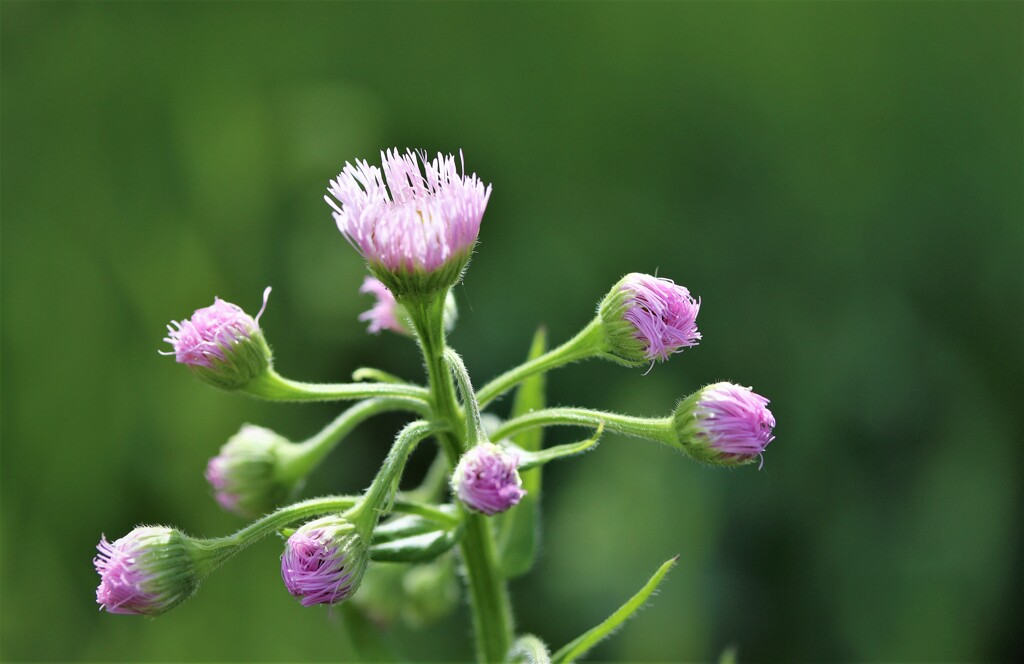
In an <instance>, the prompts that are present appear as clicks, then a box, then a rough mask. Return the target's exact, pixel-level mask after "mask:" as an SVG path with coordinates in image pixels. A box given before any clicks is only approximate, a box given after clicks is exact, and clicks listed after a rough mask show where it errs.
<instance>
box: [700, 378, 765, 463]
mask: <svg viewBox="0 0 1024 664" xmlns="http://www.w3.org/2000/svg"><path fill="white" fill-rule="evenodd" d="M768 403H769V401H768V399H766V398H764V397H762V396H761V395H759V394H756V393H755V392H754V391H753V390H751V389H750V388H747V387H741V386H739V385H733V384H731V383H721V384H719V385H716V386H714V387H713V388H711V389H707V390H705V391H704V393H703V394H702V395H701V397H700V401H699V402H698V404H697V408H696V411H695V415H696V417H697V421H698V423H699V428H700V431H701V433H702V435H704V436H705V437H706V438H707V440H708V442H709V443H710V444H711V445H712V446H713V447H715V448H716V449H718V450H720V451H721V452H723V453H725V454H732V455H735V456H737V457H743V458H753V457H756V456H757V455H759V454H761V453H762V452H764V450H765V448H766V447H768V443H770V442H772V441H773V440H775V436H774V435H772V430H773V429H774V428H775V417H774V416H773V415H772V412H771V411H770V410H768V408H767V407H766V406H767V405H768Z"/></svg>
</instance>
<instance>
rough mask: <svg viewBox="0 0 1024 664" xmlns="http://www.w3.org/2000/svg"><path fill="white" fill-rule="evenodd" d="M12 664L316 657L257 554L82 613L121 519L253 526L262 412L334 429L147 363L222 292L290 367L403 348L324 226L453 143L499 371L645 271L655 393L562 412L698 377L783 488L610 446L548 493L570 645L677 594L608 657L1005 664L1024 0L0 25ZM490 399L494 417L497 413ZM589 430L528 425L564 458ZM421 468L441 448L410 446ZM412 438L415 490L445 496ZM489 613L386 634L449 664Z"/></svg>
mask: <svg viewBox="0 0 1024 664" xmlns="http://www.w3.org/2000/svg"><path fill="white" fill-rule="evenodd" d="M0 18H2V32H0V37H2V43H0V63H2V64H0V73H2V80H0V84H2V99H0V104H2V107H0V111H2V127H0V145H2V156H0V168H2V178H3V180H2V182H3V188H2V199H0V214H2V232H3V236H2V251H3V253H2V267H0V276H2V291H0V293H2V322H3V336H2V345H0V351H2V362H3V367H2V369H3V370H2V408H3V413H2V425H0V426H2V459H0V461H2V465H0V498H2V541H0V558H2V561H0V572H2V574H0V582H2V586H0V616H2V630H0V659H2V660H3V661H22V660H24V661H105V662H150V661H260V662H262V661H285V660H287V661H330V660H338V659H345V658H350V657H351V656H352V655H351V650H350V646H349V638H348V636H347V634H346V633H345V625H344V621H343V617H344V612H343V611H337V610H336V611H333V612H330V611H326V610H311V609H303V608H302V607H300V606H299V605H298V603H297V602H295V601H294V600H293V599H292V598H291V597H289V596H288V594H287V593H286V591H285V590H284V587H283V585H282V583H281V582H280V577H279V571H278V569H279V568H278V556H279V553H280V546H281V543H280V542H279V541H266V542H263V543H262V544H261V545H259V546H256V547H253V548H252V549H251V550H248V551H246V552H245V553H244V554H243V555H241V556H239V558H237V559H236V560H234V561H232V562H231V563H230V564H229V565H228V566H227V567H225V568H224V569H222V570H221V571H219V572H218V573H217V574H215V575H214V576H213V577H211V578H210V579H209V581H208V582H207V583H206V584H205V586H204V587H203V588H202V590H201V591H200V593H199V594H198V595H197V596H196V597H195V598H194V599H192V600H191V601H190V602H188V603H186V604H184V605H183V606H181V607H179V608H177V609H175V610H174V611H173V612H171V613H170V614H168V615H166V616H164V617H162V618H159V619H157V620H155V621H149V620H144V619H133V618H131V617H124V616H111V615H106V614H103V613H100V612H98V611H97V610H96V608H97V607H96V605H95V603H94V599H93V592H94V587H95V584H96V581H97V577H96V575H95V573H94V572H93V570H92V566H91V563H90V560H91V558H92V556H93V554H94V547H95V544H96V541H97V540H98V539H99V536H100V533H106V534H107V535H108V536H109V537H111V538H115V537H119V536H121V535H122V534H124V533H125V532H127V531H128V530H129V529H130V528H131V527H132V526H134V525H135V524H138V523H163V524H176V525H179V526H181V527H182V528H184V529H185V530H187V531H188V532H190V533H193V534H197V535H219V534H223V533H226V532H229V531H231V530H233V529H234V528H236V527H237V526H238V525H239V522H238V521H237V520H235V519H234V518H233V517H231V516H229V515H226V514H223V513H221V512H220V511H218V509H217V507H216V505H215V504H214V502H213V501H212V499H211V498H210V496H209V492H208V488H207V486H206V484H205V482H204V480H203V477H202V471H203V468H204V466H205V463H206V460H207V458H208V457H209V456H211V455H212V454H214V453H215V451H216V450H217V448H218V447H219V446H220V445H221V444H222V443H223V442H224V441H226V440H227V438H228V437H229V436H230V435H231V434H232V433H234V432H235V431H236V430H237V428H238V426H239V425H240V424H241V423H242V422H246V421H248V422H253V423H257V424H261V425H264V426H269V427H272V428H274V429H275V430H277V431H279V432H281V433H282V434H284V435H287V436H289V437H291V438H293V439H301V438H304V437H306V436H308V435H310V434H312V433H313V432H315V431H316V430H317V429H318V428H319V427H320V426H322V425H323V424H325V423H326V422H327V421H329V420H330V419H331V417H333V415H334V413H335V412H336V410H337V408H335V407H332V406H325V405H298V406H287V405H269V406H267V405H263V404H261V403H258V402H255V401H250V400H247V399H245V398H243V397H235V396H232V395H228V394H222V393H218V392H216V391H214V390H213V389H211V388H208V387H206V386H204V385H202V384H200V383H199V382H198V381H197V380H195V379H193V378H192V377H191V376H189V374H188V372H187V371H186V370H185V369H183V368H182V367H180V366H177V365H176V364H175V363H174V362H173V360H172V359H169V358H165V357H161V356H159V355H157V352H156V351H157V350H158V349H160V348H161V347H163V346H164V344H162V343H161V338H162V337H163V336H164V325H165V324H166V323H167V321H168V320H170V319H172V318H174V319H180V318H183V317H187V316H188V315H189V314H190V313H191V311H192V310H193V309H195V308H197V307H200V306H205V305H207V304H210V303H211V302H212V299H213V296H214V295H219V296H221V297H223V298H225V299H228V300H229V301H233V302H236V303H238V304H240V305H242V306H243V307H245V308H247V309H248V310H250V311H255V310H256V309H257V308H258V307H259V304H260V294H261V293H262V290H263V288H264V287H265V286H266V285H268V284H271V285H273V286H274V293H273V295H272V296H271V298H270V304H269V307H268V309H267V312H266V314H265V316H264V318H263V319H262V321H263V326H264V329H265V330H266V334H267V337H268V339H269V340H270V342H271V344H272V345H273V346H274V348H275V351H276V355H277V365H278V367H279V369H280V370H281V371H282V372H283V373H285V374H286V375H290V376H293V377H295V378H299V379H305V380H339V379H344V378H345V377H346V376H347V375H348V374H349V373H350V372H351V371H352V370H353V369H355V368H356V367H359V366H363V365H373V366H377V367H380V368H382V369H385V370H387V371H391V372H395V373H399V374H401V375H404V376H407V377H418V376H419V375H420V372H421V368H422V366H421V363H420V361H419V359H418V357H417V355H416V352H415V350H414V348H413V347H412V346H411V344H409V343H408V342H407V341H405V340H402V339H399V338H396V337H393V336H381V337H379V338H375V337H372V336H369V335H367V334H366V333H365V332H364V331H363V326H362V325H361V324H360V323H358V322H357V321H356V316H357V315H358V313H359V312H360V311H362V310H364V309H366V308H368V306H369V304H370V301H369V299H368V298H367V297H365V296H361V295H358V294H357V293H356V289H357V288H358V286H359V284H360V282H361V279H362V277H363V274H364V272H363V268H362V266H361V264H360V261H359V259H358V257H357V256H356V254H355V253H354V252H353V251H352V250H351V249H350V248H349V247H348V246H347V244H346V243H345V241H344V240H343V239H342V238H341V236H340V234H339V233H338V232H337V230H336V228H335V226H334V223H333V220H332V219H331V216H330V214H329V211H328V207H327V206H326V204H325V203H324V202H323V201H322V200H321V197H322V195H323V194H324V192H325V187H326V184H327V181H328V179H329V178H331V177H333V176H334V175H335V174H336V173H337V172H338V171H339V170H340V168H341V166H342V165H343V163H344V162H345V161H346V160H350V159H354V158H368V159H370V160H371V161H376V160H377V159H378V157H377V156H376V154H377V151H378V150H379V149H381V148H384V147H390V146H399V147H405V146H422V147H425V148H427V149H429V150H432V151H437V150H444V151H455V150H457V149H459V148H462V149H464V151H465V156H466V164H467V168H468V169H470V170H474V171H476V172H478V173H479V174H480V175H481V176H482V177H483V178H484V179H485V180H487V181H490V182H493V183H494V195H493V197H492V200H491V204H490V207H489V209H488V212H487V215H486V217H485V219H484V224H483V228H482V232H481V240H480V245H479V249H478V252H477V255H476V257H475V258H474V260H473V264H472V266H471V268H470V271H469V273H468V275H467V278H466V281H465V284H464V286H460V287H459V288H458V291H457V296H458V299H459V305H460V308H461V320H460V321H459V325H458V328H457V330H456V331H455V333H454V335H453V337H452V341H453V344H454V345H455V346H456V347H457V348H458V349H459V350H460V352H462V353H463V355H464V357H465V358H466V363H467V365H468V367H469V370H470V372H471V374H472V375H473V377H474V380H475V381H476V383H477V385H480V384H482V383H483V382H484V381H485V380H486V379H487V378H490V377H491V376H494V375H496V374H497V373H499V372H500V371H503V370H504V369H506V368H507V367H509V366H511V365H512V364H513V363H516V362H519V361H521V359H522V358H523V357H524V356H525V355H526V352H527V349H528V345H529V343H530V338H531V335H532V334H533V332H534V330H535V329H536V327H537V325H538V324H539V323H544V324H546V325H547V328H548V333H549V340H550V342H551V343H552V344H557V343H560V342H561V341H562V340H564V339H566V338H568V337H569V336H570V335H571V334H573V333H574V332H575V331H576V330H577V329H579V327H580V326H582V325H583V324H584V323H585V322H587V320H589V317H590V316H591V315H592V314H593V310H594V306H595V304H596V303H597V302H598V300H599V299H600V298H601V297H602V295H603V294H604V293H605V291H606V290H607V289H608V288H609V287H610V286H611V284H613V283H614V282H615V281H616V280H617V279H618V278H619V277H621V276H622V275H623V274H624V273H626V272H629V271H644V272H652V273H653V272H657V273H658V274H659V275H661V276H667V277H671V278H673V279H675V280H676V281H678V282H680V283H683V284H685V285H687V286H689V287H690V288H691V289H692V290H693V291H694V292H695V293H696V294H699V295H700V296H701V297H702V298H703V306H702V309H701V315H700V319H699V322H700V329H701V331H702V332H703V334H704V341H703V343H702V344H701V345H700V346H699V347H697V348H694V349H691V350H688V351H687V352H685V353H683V354H682V355H680V356H676V357H675V358H673V360H672V361H671V362H669V363H667V364H664V365H659V366H656V367H654V369H653V370H652V371H651V372H650V373H649V374H648V375H646V376H645V375H642V374H643V371H642V370H639V371H630V370H626V369H623V368H621V367H618V366H615V365H613V364H610V363H600V362H591V363H587V364H582V365H577V366H573V367H569V368H566V369H563V370H560V371H558V372H556V373H554V374H552V375H551V376H550V378H549V381H548V387H549V403H551V404H552V405H580V406H588V407H595V408H611V409H620V410H623V411H627V412H630V413H635V414H650V415H662V414H666V413H668V412H669V411H670V409H671V408H672V407H673V405H674V404H675V402H676V400H677V399H678V398H679V397H681V396H683V395H685V394H687V393H688V392H690V391H692V390H693V389H695V388H697V387H699V386H700V385H701V384H704V383H708V382H712V381H716V380H723V379H725V380H733V381H737V382H741V383H743V384H749V385H753V386H754V387H755V389H756V390H757V391H758V392H761V393H763V394H765V395H767V396H768V397H769V398H771V399H772V409H773V411H774V413H775V415H776V418H777V420H778V428H777V431H776V433H777V436H778V439H777V440H776V441H775V442H774V443H773V444H772V446H771V447H770V448H769V451H768V453H767V454H766V456H765V465H764V469H763V470H761V471H760V472H758V471H757V469H756V467H745V468H741V469H738V470H733V471H729V470H715V469H710V468H706V467H699V466H696V465H694V464H693V463H690V462H688V461H687V460H686V459H685V458H683V457H682V456H680V455H678V454H676V453H674V452H671V451H669V450H666V449H663V448H659V447H657V446H655V445H654V444H644V443H641V442H638V441H633V440H626V439H623V438H620V437H616V436H614V435H607V436H606V437H605V438H604V440H603V441H602V443H601V445H600V447H599V448H598V450H597V451H596V452H593V453H590V454H586V455H583V456H581V457H579V458H576V459H571V460H567V461H563V462H560V463H557V464H552V465H551V466H549V467H548V468H547V469H546V470H545V478H544V497H543V507H544V513H543V520H542V522H541V523H542V527H543V542H542V543H541V546H540V549H539V556H538V565H537V567H536V568H535V569H534V571H533V572H531V573H530V574H529V575H527V576H525V577H523V578H521V579H519V580H517V581H515V582H514V583H513V586H512V590H513V594H514V599H515V602H516V605H517V607H518V619H519V623H520V625H521V631H523V632H529V633H534V634H538V635H540V636H542V637H544V638H545V639H547V641H548V642H549V644H550V645H551V646H552V651H554V650H556V649H557V648H559V647H561V646H562V645H564V644H565V643H567V642H568V641H570V640H571V639H572V638H574V637H575V636H577V635H578V634H580V633H581V632H583V631H584V630H586V629H588V628H590V627H591V626H593V625H595V624H597V623H598V622H600V621H601V620H602V619H604V618H605V617H606V616H607V615H609V614H610V613H611V611H613V610H614V609H615V608H616V607H618V606H619V605H621V604H622V602H624V601H625V600H626V599H627V598H628V597H630V596H631V595H632V594H633V593H635V592H636V591H637V590H638V589H639V588H640V586H641V585H642V584H643V583H644V581H645V580H646V579H647V578H648V577H649V576H650V575H651V574H652V573H653V571H654V570H655V569H656V568H657V566H658V565H659V564H660V563H661V562H663V561H664V560H666V559H668V558H670V557H671V556H673V555H675V554H679V555H680V559H679V563H678V565H677V566H676V568H675V569H674V571H673V572H672V573H671V574H670V575H669V577H668V578H667V580H666V581H665V583H664V585H663V588H662V591H661V592H660V594H659V595H658V596H657V597H656V598H655V599H654V601H653V606H652V607H650V608H648V609H647V610H645V611H643V612H641V614H640V615H639V616H638V617H637V618H635V619H634V620H632V621H631V622H630V623H628V624H627V625H626V626H625V628H624V629H622V631H621V632H620V633H619V634H618V635H617V636H616V637H615V638H613V639H611V640H609V641H607V642H605V643H603V644H602V645H601V646H600V647H599V648H598V649H596V650H595V651H594V652H593V653H592V655H593V658H594V659H604V660H608V659H611V660H623V661H637V662H640V661H678V660H700V661H709V660H713V659H716V658H717V657H718V655H719V654H720V653H721V652H722V651H723V650H724V649H725V648H726V647H727V646H729V645H736V646H738V653H739V661H741V662H743V661H764V660H774V661H830V660H858V661H863V660H866V661H876V660H888V661H908V660H913V661H921V660H942V661H950V660H974V661H978V660H1012V659H1019V658H1020V657H1021V656H1022V650H1021V640H1020V634H1019V631H1018V630H1019V627H1020V609H1019V606H1018V605H1019V597H1020V595H1021V592H1022V590H1024V589H1022V582H1021V572H1020V570H1021V568H1022V558H1024V556H1022V551H1021V546H1022V538H1021V528H1020V523H1021V521H1022V518H1021V517H1022V514H1021V504H1022V495H1021V494H1022V491H1021V488H1022V483H1021V467H1022V466H1024V464H1022V461H1024V459H1022V456H1024V451H1022V449H1024V448H1022V443H1024V440H1022V436H1021V431H1022V430H1024V422H1022V419H1024V418H1022V409H1021V406H1020V404H1021V397H1022V396H1024V389H1022V379H1021V376H1022V371H1024V356H1022V349H1021V336H1022V332H1024V329H1022V328H1024V311H1022V308H1024V267H1022V265H1024V196H1022V187H1024V163H1022V155H1024V127H1022V118H1024V86H1022V76H1024V66H1022V61H1024V60H1022V55H1024V37H1022V34H1024V32H1022V31H1024V27H1022V26H1024V5H1022V4H1020V3H1018V2H1005V3H1000V2H977V3H970V2H936V3H929V2H890V3H883V2H865V3H856V2H846V3H827V4H826V3H823V4H816V3H802V2H801V3H724V4H711V3H652V4H646V3H628V4H627V3H622V4H612V3H594V4H577V3H566V4H556V5H547V4H541V3H515V4H483V3H480V4H469V3H456V4H427V3H424V4H420V3H400V4H355V3H351V4H350V3H326V2H325V3H287V4H285V3H280V4H279V3H269V2H268V3H255V2H254V3H193V2H175V3H149V2H132V3H114V2H111V3H98V2H96V3H91V2H83V3H58V2H48V3H26V2H4V3H3V4H2V17H0ZM507 407H508V400H507V399H506V400H505V401H503V402H502V403H501V404H499V408H507ZM401 423H402V419H401V418H399V417H382V418H380V419H378V420H374V421H373V422H372V423H369V424H367V425H364V426H362V427H360V429H358V430H357V431H356V432H355V433H354V434H353V436H352V437H351V438H350V439H349V440H347V441H346V442H345V443H344V444H343V446H342V448H340V449H339V450H336V452H335V453H334V454H333V455H332V456H331V457H330V459H329V461H328V463H327V464H326V465H325V466H324V467H322V468H321V469H320V470H319V471H318V472H317V473H316V475H315V477H314V478H313V479H312V481H311V482H310V485H309V487H308V489H307V492H306V493H307V495H315V494H318V493H324V492H329V491H353V490H357V489H359V488H362V487H365V486H366V485H367V484H368V483H369V480H370V478H371V477H372V475H373V473H374V471H375V469H376V467H377V464H378V463H379V461H380V460H381V459H382V458H383V456H384V454H385V451H386V448H387V446H388V444H389V442H390V440H391V437H392V436H393V435H394V432H395V431H397V429H398V427H399V426H400V424H401ZM579 433H580V432H578V431H565V432H558V433H556V434H554V435H552V436H550V437H549V438H548V439H547V440H548V442H549V443H552V442H555V443H557V442H565V441H568V440H573V439H579V438H580V436H579ZM428 448H429V446H424V450H427V449H428ZM427 462H428V459H427V457H426V455H425V454H424V453H423V452H420V453H418V454H417V455H416V456H415V457H414V459H413V461H412V463H411V464H410V471H409V472H410V473H412V474H417V473H419V474H421V473H422V472H424V469H425V466H426V464H427ZM468 635H469V623H468V615H467V612H466V609H465V608H464V606H463V607H462V608H460V609H459V610H458V611H457V612H456V613H455V614H454V615H452V616H451V617H450V618H448V619H446V620H444V621H442V622H441V623H440V624H438V625H436V626H434V627H431V628H428V629H426V630H424V631H421V632H412V631H410V630H407V629H405V628H394V629H392V630H391V631H389V632H388V633H387V634H386V636H387V638H388V639H389V640H390V641H391V642H392V644H397V645H398V646H399V647H400V648H401V649H402V650H403V651H404V652H405V653H407V655H408V656H409V657H411V658H413V659H417V660H433V661H444V660H449V659H450V658H452V657H459V658H468V657H470V656H471V653H472V649H471V646H470V644H469V642H468Z"/></svg>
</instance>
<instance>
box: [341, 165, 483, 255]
mask: <svg viewBox="0 0 1024 664" xmlns="http://www.w3.org/2000/svg"><path fill="white" fill-rule="evenodd" d="M460 161H461V153H460ZM381 163H382V165H383V166H382V168H378V167H376V166H371V165H370V164H369V163H367V162H366V161H358V160H357V161H356V163H355V165H352V164H351V163H346V164H345V168H344V169H343V170H342V171H341V174H340V175H338V177H337V179H336V180H334V181H332V182H331V184H330V187H328V191H329V192H330V194H331V196H325V197H324V200H326V201H327V203H328V204H329V205H330V206H331V207H332V208H334V220H335V222H336V223H337V224H338V229H339V230H340V231H341V232H342V234H343V235H344V236H345V238H346V239H348V241H349V242H350V243H351V244H352V245H353V246H354V247H355V248H356V249H357V250H358V251H359V252H360V253H361V254H362V255H363V256H364V257H365V258H366V260H367V261H369V262H370V263H374V264H378V265H382V266H384V267H385V268H386V269H387V270H389V271H392V272H398V271H405V272H413V271H424V272H428V273H429V272H434V271H435V270H437V269H439V268H441V267H443V266H445V265H446V264H447V263H448V262H449V261H450V260H452V259H453V258H454V257H457V256H460V255H464V256H466V257H468V253H469V251H470V249H472V247H473V245H474V244H475V243H476V238H477V235H478V234H479V232H480V220H481V219H482V218H483V214H484V209H485V208H486V207H487V200H488V199H489V198H490V195H491V187H490V185H487V186H484V184H483V182H481V181H480V179H479V178H477V176H476V175H475V174H474V175H469V176H467V175H465V170H464V166H463V167H462V168H460V167H459V166H457V165H456V161H455V157H454V156H452V155H447V156H445V155H442V154H440V153H439V154H438V155H437V158H435V159H433V160H430V161H428V160H427V155H426V152H413V151H412V150H408V151H406V153H405V154H400V153H399V152H398V150H397V149H395V150H388V151H387V152H382V153H381ZM332 197H333V198H332Z"/></svg>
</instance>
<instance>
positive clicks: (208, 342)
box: [164, 288, 270, 368]
mask: <svg viewBox="0 0 1024 664" xmlns="http://www.w3.org/2000/svg"><path fill="white" fill-rule="evenodd" d="M269 295H270V289H269V288H267V289H266V291H264V293H263V308H261V309H260V312H259V314H257V315H256V318H253V317H252V316H250V315H249V314H247V313H245V311H243V310H242V308H241V307H239V306H238V305H236V304H231V303H230V302H225V301H224V300H222V299H220V298H219V297H215V298H214V300H213V304H212V305H210V306H208V307H204V308H202V309H196V311H195V313H193V314H192V318H189V319H187V320H183V321H180V322H179V321H171V324H170V325H168V326H167V333H168V334H167V337H166V338H165V339H164V341H166V342H167V343H169V344H171V345H172V346H174V351H173V355H174V357H175V359H176V360H177V361H178V362H180V363H181V364H189V365H192V366H202V367H211V368H212V367H213V366H214V360H217V361H220V362H224V361H225V359H226V355H225V351H226V350H230V349H231V348H232V346H234V345H235V344H236V343H238V342H239V341H244V340H246V339H248V338H249V337H250V336H252V335H253V334H254V333H255V332H257V331H258V330H259V318H260V316H261V315H262V314H263V309H265V308H266V306H267V297H268V296H269ZM164 354H165V355H170V354H172V353H164Z"/></svg>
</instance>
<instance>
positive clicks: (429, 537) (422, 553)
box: [370, 525, 463, 563]
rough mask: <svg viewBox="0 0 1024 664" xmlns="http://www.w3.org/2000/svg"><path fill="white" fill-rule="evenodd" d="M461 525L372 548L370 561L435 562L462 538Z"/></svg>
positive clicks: (391, 541) (395, 540) (375, 545)
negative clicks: (434, 560) (435, 559)
mask: <svg viewBox="0 0 1024 664" xmlns="http://www.w3.org/2000/svg"><path fill="white" fill-rule="evenodd" d="M462 530H463V527H462V526H461V525H460V526H458V527H456V528H452V529H450V530H432V531H429V532H425V533H420V534H414V535H409V536H408V537H402V538H399V539H393V540H390V541H387V542H381V543H380V544H378V543H376V542H374V544H373V545H372V546H371V547H370V559H371V560H374V561H377V562H386V563H422V562H426V561H428V560H433V559H434V558H437V557H438V556H439V555H441V554H442V553H444V552H445V551H448V550H449V549H451V548H452V547H453V546H455V545H456V544H457V543H458V541H459V539H460V538H461V537H462Z"/></svg>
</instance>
